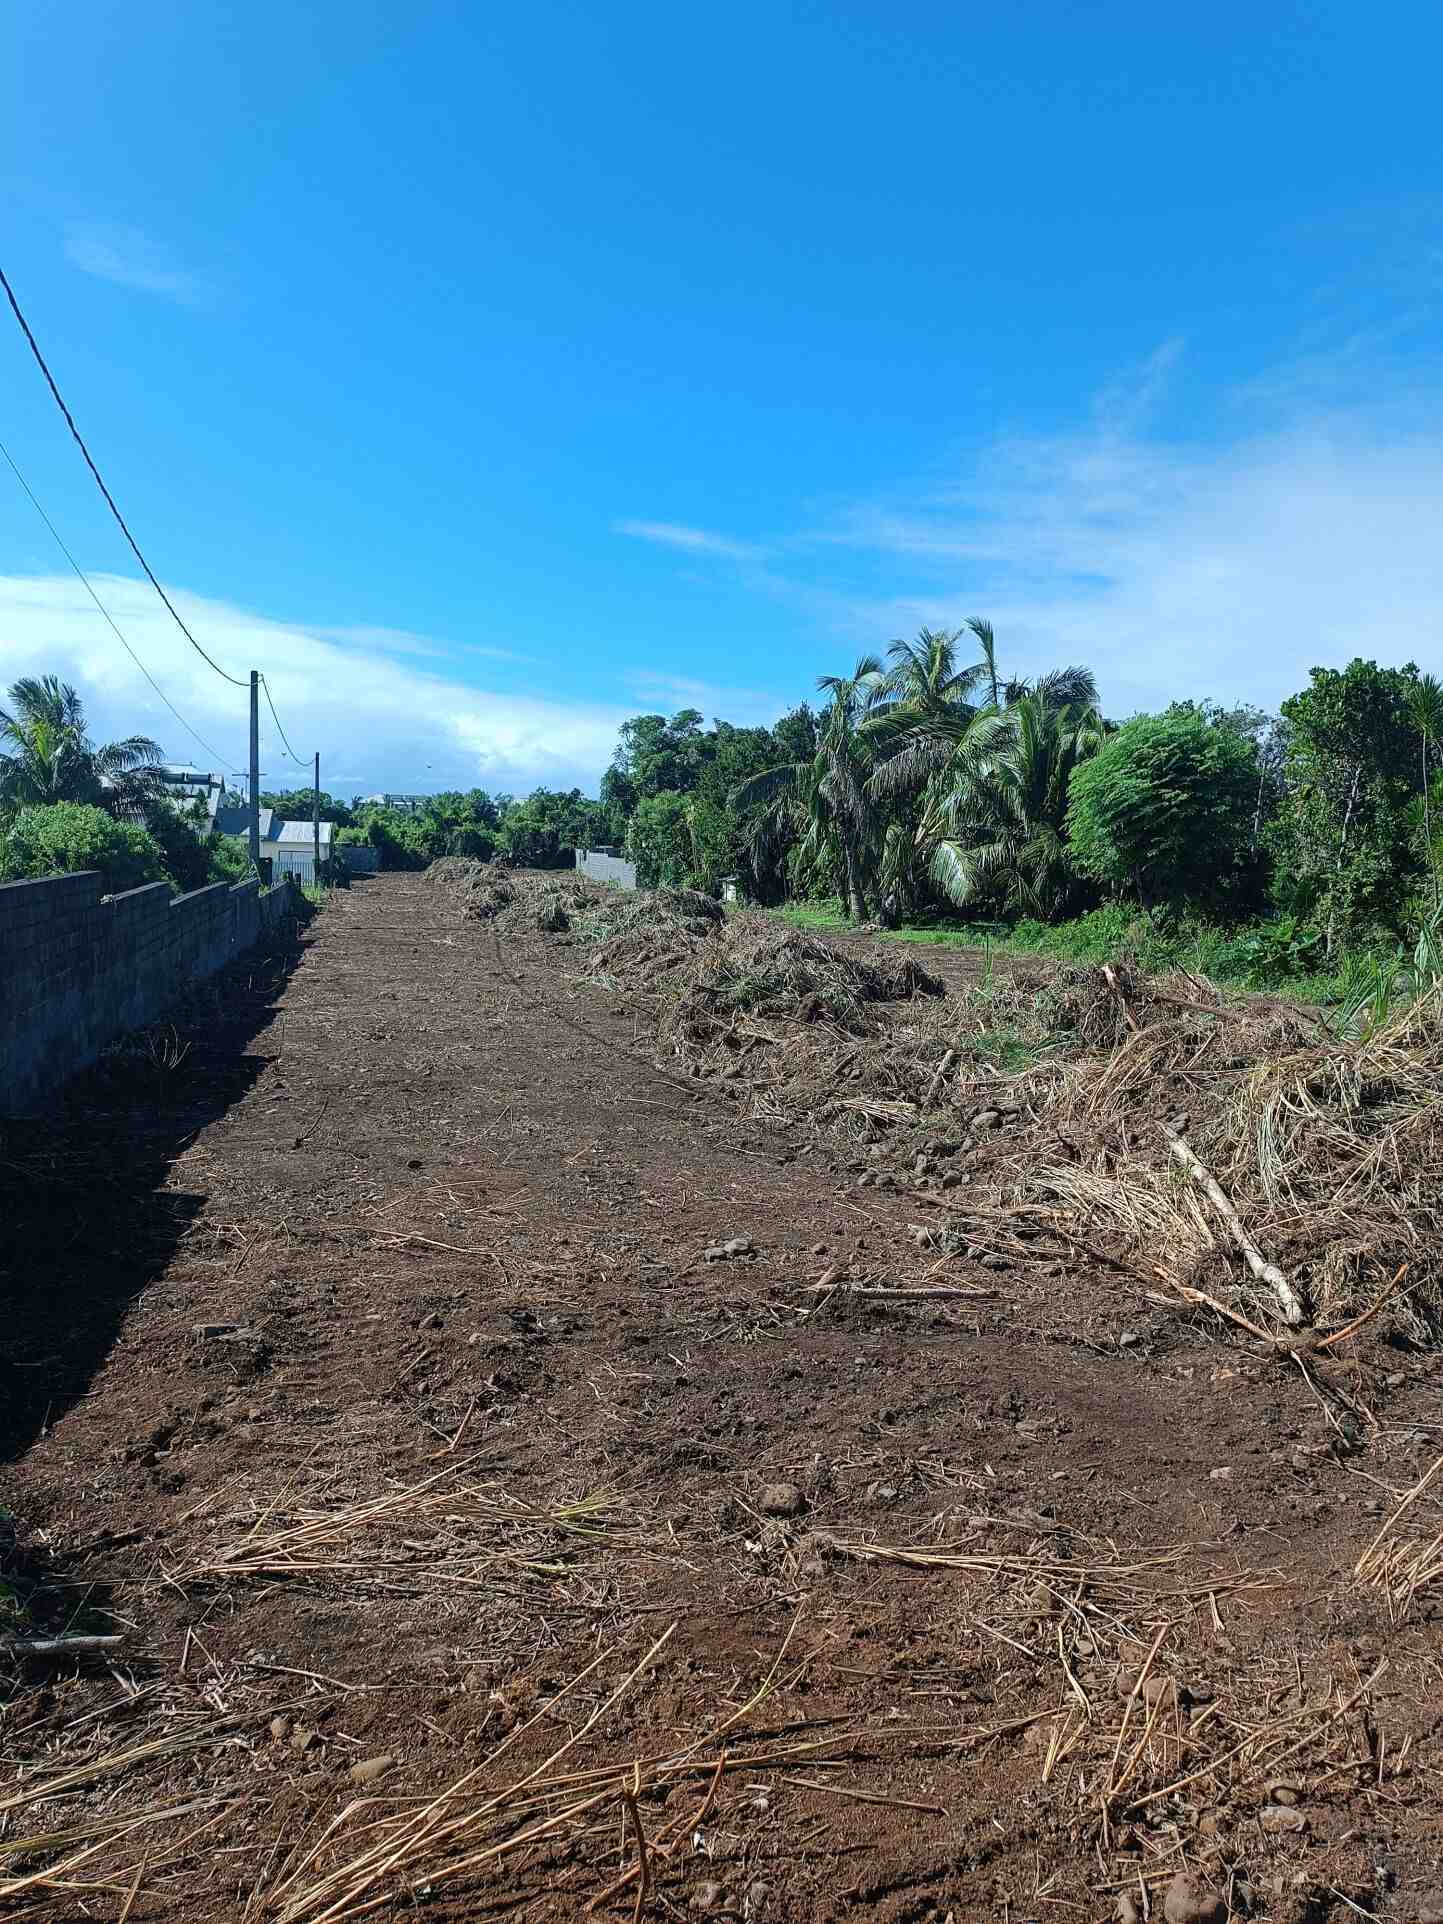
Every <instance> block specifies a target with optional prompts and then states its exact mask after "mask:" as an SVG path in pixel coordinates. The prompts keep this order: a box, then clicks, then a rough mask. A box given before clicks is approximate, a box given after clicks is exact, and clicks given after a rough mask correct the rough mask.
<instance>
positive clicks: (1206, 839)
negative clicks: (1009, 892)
mask: <svg viewBox="0 0 1443 1924" xmlns="http://www.w3.org/2000/svg"><path fill="white" fill-rule="evenodd" d="M1257 774H1258V770H1257V753H1256V750H1255V749H1254V748H1253V746H1252V744H1251V743H1250V742H1249V741H1248V740H1247V738H1246V736H1245V735H1243V734H1242V733H1241V732H1240V731H1239V730H1238V729H1236V728H1233V727H1227V726H1219V725H1218V724H1216V723H1215V722H1213V721H1210V720H1209V719H1208V718H1207V716H1206V715H1204V714H1203V713H1202V712H1201V711H1199V710H1198V709H1196V708H1191V707H1181V708H1175V709H1172V710H1170V711H1169V712H1168V713H1167V714H1163V715H1138V716H1136V717H1135V718H1134V719H1133V720H1132V721H1130V722H1126V723H1124V725H1123V726H1122V727H1121V728H1120V729H1118V730H1117V732H1116V733H1115V734H1114V735H1112V736H1110V737H1109V738H1108V740H1106V741H1105V742H1103V743H1102V745H1101V746H1100V747H1099V748H1098V750H1097V752H1096V754H1095V755H1093V756H1092V758H1091V759H1090V760H1089V761H1087V762H1086V763H1085V764H1084V765H1083V766H1082V767H1080V768H1078V769H1077V771H1076V772H1075V774H1074V775H1073V778H1072V795H1071V801H1070V803H1069V806H1068V811H1067V825H1068V829H1069V831H1070V833H1071V838H1072V859H1073V861H1074V863H1075V864H1076V866H1077V867H1078V869H1080V870H1081V872H1082V873H1083V874H1084V875H1090V876H1092V877H1093V878H1094V879H1095V880H1096V881H1099V882H1102V883H1104V884H1106V885H1107V886H1108V887H1110V888H1112V889H1113V890H1116V891H1121V890H1124V889H1127V890H1131V891H1132V892H1133V893H1134V894H1135V895H1136V896H1137V898H1138V900H1139V901H1140V902H1141V903H1142V905H1143V907H1144V908H1146V909H1148V910H1152V909H1155V908H1157V907H1159V906H1164V905H1165V906H1167V907H1170V908H1173V909H1181V908H1182V907H1184V906H1185V905H1195V906H1200V905H1204V904H1213V905H1218V904H1219V903H1221V902H1223V901H1225V900H1226V899H1227V897H1228V895H1229V893H1230V892H1232V891H1233V889H1234V887H1235V884H1236V882H1237V879H1238V876H1239V874H1240V871H1241V868H1242V866H1243V860H1244V858H1245V856H1246V852H1247V849H1248V837H1249V830H1250V824H1251V821H1252V817H1253V811H1254V807H1255V802H1256V793H1257Z"/></svg>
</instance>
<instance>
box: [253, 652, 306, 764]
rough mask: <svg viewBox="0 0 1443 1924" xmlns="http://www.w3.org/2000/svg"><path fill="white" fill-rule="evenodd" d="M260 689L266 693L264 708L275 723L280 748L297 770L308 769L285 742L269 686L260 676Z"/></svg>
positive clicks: (284, 733)
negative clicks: (279, 739)
mask: <svg viewBox="0 0 1443 1924" xmlns="http://www.w3.org/2000/svg"><path fill="white" fill-rule="evenodd" d="M261 687H262V688H264V689H265V691H266V707H267V708H269V709H270V711H271V720H272V721H273V722H274V723H275V725H276V730H277V732H278V734H279V735H280V738H281V746H282V747H283V748H284V749H285V751H286V753H287V754H288V755H289V756H290V758H291V760H292V761H293V762H294V763H295V765H296V767H297V768H307V767H309V766H310V764H309V763H308V762H303V761H302V760H301V758H300V756H299V755H298V754H297V753H296V751H295V750H294V749H293V748H292V747H291V745H290V743H289V742H288V741H287V740H286V731H285V729H284V728H282V727H281V718H280V716H279V715H278V714H277V713H276V705H275V703H274V702H273V701H272V700H271V685H270V683H269V682H268V681H267V680H266V678H265V676H264V675H262V676H261Z"/></svg>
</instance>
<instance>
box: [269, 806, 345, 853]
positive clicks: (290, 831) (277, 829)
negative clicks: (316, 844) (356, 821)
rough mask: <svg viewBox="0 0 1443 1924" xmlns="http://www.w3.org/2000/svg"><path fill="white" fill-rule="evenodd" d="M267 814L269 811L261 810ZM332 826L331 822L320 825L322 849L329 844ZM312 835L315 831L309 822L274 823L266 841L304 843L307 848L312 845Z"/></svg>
mask: <svg viewBox="0 0 1443 1924" xmlns="http://www.w3.org/2000/svg"><path fill="white" fill-rule="evenodd" d="M269 812H270V811H269V810H262V813H263V814H268V813H269ZM334 826H335V824H334V823H333V822H322V823H321V847H322V848H325V847H326V846H327V845H328V843H329V842H330V839H331V831H332V829H333V828H334ZM314 834H315V830H314V828H313V827H312V825H311V824H310V823H309V822H276V823H274V824H273V825H272V828H271V831H270V834H269V835H268V836H267V839H268V840H269V841H272V842H304V843H305V844H306V845H307V847H309V846H311V844H312V840H313V837H314Z"/></svg>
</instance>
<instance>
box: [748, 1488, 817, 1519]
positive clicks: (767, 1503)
mask: <svg viewBox="0 0 1443 1924" xmlns="http://www.w3.org/2000/svg"><path fill="white" fill-rule="evenodd" d="M806 1507H807V1499H806V1498H805V1497H804V1496H803V1495H802V1493H801V1491H800V1490H799V1489H798V1488H797V1486H796V1484H795V1483H769V1484H768V1485H767V1487H766V1488H765V1489H764V1490H763V1491H762V1494H761V1501H760V1502H759V1503H758V1505H757V1508H758V1509H759V1510H760V1511H761V1513H762V1515H763V1516H800V1515H801V1513H802V1511H803V1510H804V1509H805V1508H806Z"/></svg>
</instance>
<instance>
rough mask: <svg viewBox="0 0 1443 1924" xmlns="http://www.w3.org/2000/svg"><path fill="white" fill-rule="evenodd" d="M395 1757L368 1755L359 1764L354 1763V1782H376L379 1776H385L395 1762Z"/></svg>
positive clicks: (352, 1770) (351, 1774) (352, 1773)
mask: <svg viewBox="0 0 1443 1924" xmlns="http://www.w3.org/2000/svg"><path fill="white" fill-rule="evenodd" d="M395 1761H396V1760H395V1758H394V1757H367V1758H366V1759H365V1760H364V1761H363V1762H361V1763H359V1764H352V1765H351V1769H350V1778H351V1782H352V1783H353V1784H374V1783H375V1781H376V1779H377V1778H378V1777H384V1776H385V1774H386V1772H387V1771H388V1770H389V1769H390V1768H391V1766H392V1764H394V1763H395Z"/></svg>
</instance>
